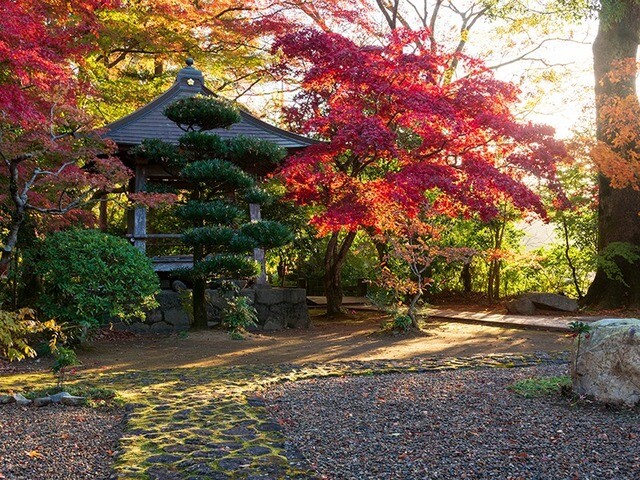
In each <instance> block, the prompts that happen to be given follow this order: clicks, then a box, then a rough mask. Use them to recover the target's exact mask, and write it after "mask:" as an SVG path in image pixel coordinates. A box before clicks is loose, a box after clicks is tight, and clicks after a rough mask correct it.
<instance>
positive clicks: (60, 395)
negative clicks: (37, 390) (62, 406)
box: [49, 392, 71, 403]
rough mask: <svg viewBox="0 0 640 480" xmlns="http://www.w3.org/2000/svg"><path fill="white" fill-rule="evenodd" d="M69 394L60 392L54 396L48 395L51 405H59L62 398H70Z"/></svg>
mask: <svg viewBox="0 0 640 480" xmlns="http://www.w3.org/2000/svg"><path fill="white" fill-rule="evenodd" d="M70 396H71V394H70V393H69V392H60V393H56V394H54V395H49V398H50V399H51V401H52V402H53V403H60V402H61V401H62V399H63V398H64V397H70Z"/></svg>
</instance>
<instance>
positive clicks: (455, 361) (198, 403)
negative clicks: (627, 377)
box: [0, 353, 567, 480]
mask: <svg viewBox="0 0 640 480" xmlns="http://www.w3.org/2000/svg"><path fill="white" fill-rule="evenodd" d="M566 361H567V355H566V354H565V353H555V354H518V355H509V354H500V355H485V356H474V357H466V358H438V357H430V358H418V359H414V360H410V361H373V362H336V363H324V364H305V365H292V364H287V365H277V366H251V365H248V366H238V367H209V368H190V369H184V368H183V369H170V370H154V371H126V372H115V373H102V374H101V373H87V374H83V375H82V379H81V380H82V383H83V384H89V385H96V386H109V387H111V388H114V389H117V390H118V391H119V392H121V394H122V397H123V398H124V400H125V401H126V402H127V404H128V406H127V408H128V409H129V414H128V416H127V425H126V427H125V433H124V436H123V437H122V439H121V446H120V452H119V455H118V457H117V460H116V463H115V474H114V478H118V479H127V480H129V479H136V480H141V479H148V480H153V479H155V480H174V479H175V480H178V479H179V480H187V479H189V480H196V479H202V480H204V479H207V480H219V479H247V480H248V479H303V478H304V479H310V478H316V477H315V475H314V473H313V471H312V470H311V468H310V466H309V465H308V464H307V463H306V462H305V460H304V457H303V456H302V454H301V453H302V452H297V451H295V449H294V448H293V447H292V446H291V445H290V444H288V442H287V440H286V438H284V436H283V435H282V433H281V429H280V426H279V425H278V424H277V423H275V422H274V421H273V419H272V418H271V417H270V415H269V412H268V411H267V409H266V406H265V404H264V403H263V401H262V400H261V392H262V391H263V390H264V389H265V388H267V387H268V386H269V385H273V384H275V383H279V382H284V381H289V380H290V381H295V380H301V379H305V378H312V377H315V378H318V377H328V376H342V375H373V374H383V373H397V372H407V373H409V372H423V371H437V370H451V369H457V368H482V367H489V368H510V367H517V366H529V365H536V364H540V363H565V362H566ZM45 378H46V379H47V381H49V380H50V378H51V377H50V375H48V374H34V373H32V374H22V375H14V376H6V377H4V378H2V379H0V391H2V390H12V389H13V390H19V389H20V388H25V385H27V386H28V385H31V386H36V385H38V384H39V383H40V384H41V382H42V381H43V379H45ZM302 407H303V406H301V408H302Z"/></svg>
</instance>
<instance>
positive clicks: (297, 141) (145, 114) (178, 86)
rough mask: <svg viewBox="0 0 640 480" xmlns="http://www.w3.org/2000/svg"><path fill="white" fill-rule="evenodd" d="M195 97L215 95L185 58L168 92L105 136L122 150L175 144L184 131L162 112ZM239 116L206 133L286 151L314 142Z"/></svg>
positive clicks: (112, 125) (114, 125)
mask: <svg viewBox="0 0 640 480" xmlns="http://www.w3.org/2000/svg"><path fill="white" fill-rule="evenodd" d="M198 94H201V95H213V96H215V93H213V92H212V91H211V90H209V89H208V88H207V87H206V86H205V84H204V76H203V75H202V72H200V70H197V69H196V68H194V67H193V61H192V60H191V59H187V66H186V67H185V68H183V69H182V70H180V72H179V73H178V76H177V77H176V81H175V83H174V84H173V85H172V86H171V88H169V90H167V91H166V92H164V93H163V94H162V95H160V96H159V97H156V98H155V99H154V100H152V101H151V102H150V103H148V104H147V105H145V106H144V107H141V108H139V109H138V110H136V111H135V112H133V113H132V114H130V115H127V116H126V117H123V118H121V119H120V120H117V121H115V122H113V123H110V124H109V125H107V126H106V127H105V130H106V133H105V134H104V136H105V137H106V138H109V139H111V140H113V141H114V142H116V143H117V144H118V145H119V146H121V147H128V146H135V145H139V144H140V143H141V142H142V140H144V139H146V138H160V139H162V140H164V141H166V142H170V143H174V144H177V143H178V138H180V136H182V135H183V134H184V131H183V130H181V129H180V128H179V127H178V126H177V125H176V124H175V123H173V122H172V121H171V120H169V119H168V118H167V117H165V116H164V114H163V113H162V112H163V110H164V109H165V107H167V106H168V105H170V104H171V103H173V102H175V101H176V100H179V99H181V98H185V97H193V96H195V95H198ZM240 116H241V120H240V122H239V123H236V124H234V125H232V126H231V128H229V129H214V130H209V131H208V132H207V133H214V134H217V135H219V136H220V137H222V138H234V137H237V136H240V135H245V136H248V137H257V138H261V139H263V140H269V141H271V142H274V143H276V144H277V145H280V146H281V147H284V148H286V149H289V150H296V149H299V148H304V147H308V146H310V145H313V144H315V143H317V142H316V141H315V140H312V139H310V138H307V137H303V136H302V135H297V134H295V133H291V132H288V131H286V130H282V129H281V128H278V127H274V126H273V125H270V124H268V123H266V122H263V121H262V120H260V119H258V118H256V117H254V116H253V115H251V114H250V113H247V112H245V111H243V110H241V111H240Z"/></svg>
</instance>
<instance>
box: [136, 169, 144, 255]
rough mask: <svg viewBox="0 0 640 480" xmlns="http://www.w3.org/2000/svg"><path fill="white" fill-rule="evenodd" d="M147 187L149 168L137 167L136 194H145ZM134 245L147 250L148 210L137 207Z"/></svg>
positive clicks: (142, 250) (141, 249)
mask: <svg viewBox="0 0 640 480" xmlns="http://www.w3.org/2000/svg"><path fill="white" fill-rule="evenodd" d="M146 187H147V167H146V166H145V165H136V179H135V187H134V192H135V193H139V192H144V191H145V188H146ZM133 245H134V246H135V247H136V248H138V249H140V251H141V252H143V253H144V252H145V251H146V249H147V209H146V208H145V207H135V209H134V211H133Z"/></svg>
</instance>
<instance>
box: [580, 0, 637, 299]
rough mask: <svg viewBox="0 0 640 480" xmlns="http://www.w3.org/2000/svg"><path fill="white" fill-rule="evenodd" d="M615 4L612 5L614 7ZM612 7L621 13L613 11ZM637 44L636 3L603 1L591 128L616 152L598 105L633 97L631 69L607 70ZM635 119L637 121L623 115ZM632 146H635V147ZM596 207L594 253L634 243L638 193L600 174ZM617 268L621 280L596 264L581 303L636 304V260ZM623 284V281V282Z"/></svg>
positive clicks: (632, 56)
mask: <svg viewBox="0 0 640 480" xmlns="http://www.w3.org/2000/svg"><path fill="white" fill-rule="evenodd" d="M614 4H615V5H614ZM613 10H616V11H617V12H622V13H615V12H614V11H613ZM639 43H640V3H638V2H637V0H617V1H616V2H612V1H607V2H603V6H602V9H601V11H600V26H599V29H598V35H597V37H596V39H595V41H594V44H593V65H594V73H595V88H594V90H595V97H596V127H597V131H596V134H597V138H598V140H599V141H602V142H605V143H607V144H608V145H609V146H610V147H611V148H612V149H613V150H614V151H617V153H618V154H624V152H621V151H620V150H619V149H616V146H615V145H614V143H613V141H612V140H613V138H612V137H613V135H612V132H611V130H610V129H609V128H608V127H610V126H611V123H610V121H609V120H607V119H606V118H605V117H604V116H603V114H602V110H603V106H604V105H605V104H606V102H608V101H611V99H612V98H619V99H622V98H628V97H629V96H631V95H633V96H635V97H636V100H637V92H636V75H635V73H636V72H635V71H627V72H626V74H625V75H626V76H625V77H624V78H623V79H622V80H621V81H615V82H612V81H611V79H610V78H609V76H608V75H609V74H611V73H612V72H613V71H615V70H616V67H617V66H619V63H620V62H622V61H625V60H626V61H627V62H633V65H635V59H636V57H637V53H638V44H639ZM627 121H638V119H627ZM636 148H637V147H636ZM598 183H599V187H600V202H599V208H598V251H599V252H600V253H601V252H603V251H604V250H605V249H606V247H607V246H608V245H610V244H611V243H613V242H626V243H630V244H633V245H636V246H640V217H639V216H638V215H639V214H640V192H639V191H637V190H634V189H633V188H630V187H627V188H621V189H616V188H613V187H611V184H610V182H609V179H607V178H606V177H605V176H604V175H602V174H600V175H599V178H598ZM618 267H619V268H620V271H621V273H622V276H623V279H624V283H621V282H619V281H616V280H613V279H610V278H608V277H607V275H606V274H605V272H604V271H603V270H602V268H599V269H598V271H597V273H596V276H595V278H594V281H593V283H592V284H591V286H590V287H589V291H588V292H587V295H586V297H585V303H586V304H587V305H591V306H599V307H622V306H631V305H633V306H638V305H640V262H635V263H634V264H630V263H628V262H626V261H624V260H622V259H620V261H619V264H618ZM625 284H626V285H625Z"/></svg>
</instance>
